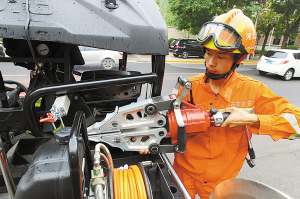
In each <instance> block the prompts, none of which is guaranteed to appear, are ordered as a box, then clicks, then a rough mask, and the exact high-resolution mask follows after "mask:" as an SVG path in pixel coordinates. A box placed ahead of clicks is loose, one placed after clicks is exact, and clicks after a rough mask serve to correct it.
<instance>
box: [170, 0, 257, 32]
mask: <svg viewBox="0 0 300 199" xmlns="http://www.w3.org/2000/svg"><path fill="white" fill-rule="evenodd" d="M168 3H169V5H168V8H169V9H170V12H171V13H172V15H173V19H172V23H173V24H174V26H175V27H176V28H177V29H179V30H186V31H188V32H189V33H190V34H193V35H195V34H198V32H199V30H200V28H201V26H202V25H203V24H204V23H205V22H207V21H209V20H211V19H212V17H214V16H216V15H220V14H223V13H225V12H227V11H229V10H231V9H233V8H240V9H242V10H243V11H244V13H245V14H246V15H247V16H249V17H250V18H253V17H255V14H256V12H257V9H258V7H259V6H258V2H257V1H252V0H244V1H240V0H206V1H199V0H168Z"/></svg>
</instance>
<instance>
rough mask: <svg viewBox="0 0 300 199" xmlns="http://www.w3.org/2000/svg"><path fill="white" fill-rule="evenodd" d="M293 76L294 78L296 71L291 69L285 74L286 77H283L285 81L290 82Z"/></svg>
mask: <svg viewBox="0 0 300 199" xmlns="http://www.w3.org/2000/svg"><path fill="white" fill-rule="evenodd" d="M293 76H294V69H292V68H290V69H288V70H287V71H286V72H285V73H284V75H283V76H282V79H283V80H284V81H289V80H291V79H292V78H293Z"/></svg>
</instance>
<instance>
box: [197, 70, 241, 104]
mask: <svg viewBox="0 0 300 199" xmlns="http://www.w3.org/2000/svg"><path fill="white" fill-rule="evenodd" d="M206 79H207V75H206V74H205V75H204V76H203V78H202V81H201V84H202V85H203V88H204V89H205V90H206V91H208V92H212V93H214V91H213V90H212V89H211V87H210V85H209V84H207V83H205V80H206ZM236 79H237V73H236V70H234V71H233V73H232V75H231V77H230V78H229V80H228V81H227V82H226V84H225V85H224V86H223V88H222V89H221V90H220V91H219V93H218V95H219V96H221V97H222V98H224V99H225V100H226V101H227V102H230V99H231V96H232V92H233V89H234V87H235V85H236Z"/></svg>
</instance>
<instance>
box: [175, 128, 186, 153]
mask: <svg viewBox="0 0 300 199" xmlns="http://www.w3.org/2000/svg"><path fill="white" fill-rule="evenodd" d="M177 140H178V152H180V153H184V152H185V151H186V140H187V135H186V131H185V126H183V127H179V126H178V133H177Z"/></svg>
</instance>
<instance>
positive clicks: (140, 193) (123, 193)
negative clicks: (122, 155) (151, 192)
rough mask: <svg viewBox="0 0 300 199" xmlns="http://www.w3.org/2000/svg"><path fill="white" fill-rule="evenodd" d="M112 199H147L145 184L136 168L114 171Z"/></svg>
mask: <svg viewBox="0 0 300 199" xmlns="http://www.w3.org/2000/svg"><path fill="white" fill-rule="evenodd" d="M114 199H147V194H146V188H145V183H144V180H143V177H142V174H141V171H140V169H139V168H138V166H136V165H132V166H130V168H128V167H127V166H126V167H125V169H124V168H123V167H121V168H119V169H114Z"/></svg>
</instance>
